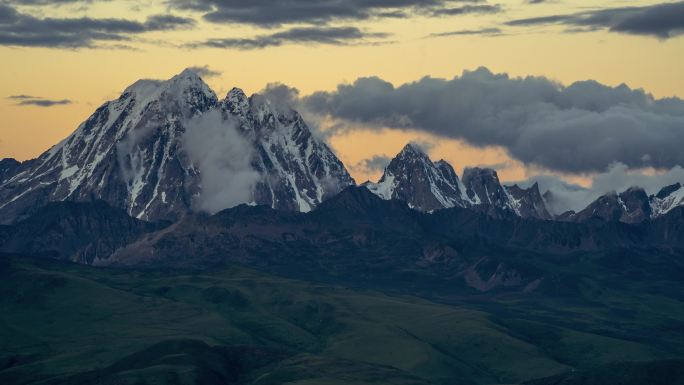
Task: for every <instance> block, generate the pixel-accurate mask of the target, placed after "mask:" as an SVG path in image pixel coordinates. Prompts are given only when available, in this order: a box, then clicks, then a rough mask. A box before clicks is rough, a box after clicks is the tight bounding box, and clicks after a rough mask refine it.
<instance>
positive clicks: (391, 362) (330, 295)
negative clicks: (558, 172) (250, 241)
mask: <svg viewBox="0 0 684 385" xmlns="http://www.w3.org/2000/svg"><path fill="white" fill-rule="evenodd" d="M581 290H583V291H592V290H593V291H595V293H594V294H595V295H594V297H592V298H595V299H594V301H593V302H588V301H578V300H577V299H576V298H575V299H574V300H571V299H563V298H562V297H554V298H547V299H544V298H528V297H525V296H524V295H516V296H511V295H499V296H494V295H491V296H484V295H483V296H464V297H462V298H459V297H453V298H451V299H450V301H449V302H450V303H449V304H440V303H435V302H430V301H427V300H423V299H419V298H415V297H410V296H404V295H402V294H400V293H399V294H394V295H391V296H390V295H386V294H382V293H379V292H374V291H369V290H352V289H348V288H343V287H337V286H333V285H327V284H317V283H308V282H303V281H296V280H291V279H285V278H280V277H277V276H272V275H267V274H265V273H260V272H256V271H253V270H247V269H243V268H238V267H226V268H222V269H220V270H215V271H203V272H200V273H197V272H193V273H183V272H163V271H146V272H136V271H127V270H116V269H98V268H93V267H87V266H80V265H72V264H67V263H61V262H52V261H45V260H43V261H40V262H35V261H34V260H32V259H28V258H12V257H2V258H0V384H93V383H98V384H136V385H140V384H242V383H249V384H284V383H290V384H371V383H373V384H460V383H462V384H493V383H520V382H523V381H532V380H539V381H542V380H541V379H544V380H543V381H547V382H539V383H542V384H547V383H549V384H551V383H556V382H549V381H556V380H558V381H571V380H570V379H572V378H575V377H568V376H570V375H572V373H578V372H581V373H585V372H586V373H589V374H587V375H591V376H594V377H592V378H602V377H600V375H601V374H600V371H601V370H602V369H601V368H605V367H608V368H610V365H623V364H616V363H620V362H632V361H636V362H641V363H645V364H643V365H648V364H649V363H653V362H655V361H659V362H681V361H662V360H672V359H676V358H679V357H684V342H683V340H684V337H683V336H682V330H684V305H683V304H682V303H681V301H679V300H677V299H672V298H669V297H668V296H666V295H656V294H649V295H646V294H643V295H639V294H635V293H637V292H636V291H635V292H612V291H608V290H604V291H601V290H599V289H598V288H592V287H591V285H585V286H583V287H582V288H581ZM606 365H609V366H606ZM596 371H599V374H596V373H595V372H596ZM554 376H555V377H554ZM596 376H599V377H596ZM561 383H566V382H561ZM567 383H568V384H570V383H571V384H580V383H582V382H577V381H575V382H567ZM587 383H595V382H587Z"/></svg>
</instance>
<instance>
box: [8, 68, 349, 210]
mask: <svg viewBox="0 0 684 385" xmlns="http://www.w3.org/2000/svg"><path fill="white" fill-rule="evenodd" d="M253 98H254V97H253ZM254 99H259V100H260V102H259V103H253V102H252V99H250V100H249V101H248V100H247V98H246V97H244V94H243V93H241V91H240V92H238V91H236V90H234V91H231V93H229V95H228V97H227V98H226V99H225V100H223V101H221V103H219V101H218V99H217V97H216V95H215V94H214V92H213V91H212V90H211V89H210V88H209V87H208V86H207V84H206V83H204V81H202V79H201V78H200V77H199V76H198V75H197V74H196V73H194V72H193V71H191V70H185V71H183V72H182V73H180V74H178V75H176V76H174V77H173V78H171V79H169V80H166V81H157V80H139V81H137V82H135V83H134V84H132V85H131V86H129V87H128V88H126V90H125V91H124V92H123V94H122V95H121V97H119V98H118V99H117V100H113V101H110V102H107V103H105V104H103V105H102V106H101V107H100V108H98V109H97V110H96V111H95V113H94V114H93V115H92V116H90V117H89V118H88V119H87V120H86V121H85V122H83V123H82V124H81V125H80V126H79V127H78V128H77V129H76V131H74V132H73V133H72V134H71V135H70V136H69V137H67V138H66V139H64V140H63V141H62V142H60V143H59V144H57V145H55V146H54V147H52V148H51V149H49V150H48V151H46V152H45V153H43V154H42V155H41V156H40V157H38V158H37V159H34V160H31V161H27V162H24V163H22V164H21V165H19V166H16V165H14V164H12V163H10V162H5V164H6V165H7V166H4V167H3V170H4V171H3V174H5V175H11V176H9V177H3V179H4V180H2V181H0V214H2V220H0V222H4V223H9V222H12V221H15V220H16V219H18V218H21V217H22V216H24V215H26V214H27V213H28V212H29V211H30V210H32V208H34V207H39V206H42V205H44V204H46V203H47V202H50V201H62V200H73V201H90V200H94V199H102V200H104V201H107V202H108V203H110V204H111V205H112V206H115V207H119V208H122V209H124V210H126V211H127V212H128V213H129V214H130V215H131V216H134V217H136V218H139V219H144V220H160V219H165V220H175V219H178V218H179V217H180V216H182V215H184V214H185V213H187V212H188V211H190V210H192V206H193V201H195V200H196V199H201V196H202V176H201V173H200V170H199V168H198V167H197V166H196V165H194V164H192V161H191V160H190V159H189V157H188V154H187V153H186V151H185V150H184V148H183V135H184V134H185V132H186V128H187V124H188V122H189V121H190V120H192V119H195V118H197V117H199V116H201V115H203V114H204V113H206V112H207V111H210V110H219V109H220V111H230V112H231V113H235V114H236V115H239V116H240V118H241V119H243V120H244V122H243V123H245V125H244V128H245V129H250V130H251V131H250V132H247V131H248V130H245V133H246V134H247V137H248V138H249V142H250V143H254V144H255V152H254V153H255V154H256V155H255V159H254V160H252V163H253V164H254V167H255V169H256V170H257V171H258V172H259V173H260V176H261V179H260V180H261V182H259V184H258V185H257V186H256V187H255V190H254V197H253V199H251V200H250V202H245V203H264V204H268V205H271V206H273V207H276V208H283V209H292V210H302V211H308V210H310V209H311V208H313V207H315V206H316V205H317V204H318V203H320V202H321V201H322V200H323V199H325V198H327V197H328V196H330V195H331V194H334V193H335V192H337V191H339V190H341V188H343V187H344V186H346V185H349V184H353V183H354V182H353V179H351V177H350V176H349V174H348V173H347V171H346V170H345V169H344V166H343V165H342V164H341V163H340V161H339V160H338V159H337V158H336V157H335V155H334V154H333V153H332V152H331V151H330V150H329V149H328V148H327V146H326V145H325V144H323V143H322V142H319V141H318V140H316V139H315V138H314V137H313V136H312V134H311V132H310V130H309V129H308V127H307V126H306V124H305V123H304V122H303V120H302V119H301V117H300V116H299V114H297V113H296V112H294V111H289V112H288V113H276V112H275V110H274V109H273V108H271V106H270V102H268V101H267V100H265V99H263V98H254ZM226 108H227V109H226ZM10 166H12V167H11V168H10ZM17 169H18V170H19V171H18V172H16V170H17ZM10 172H11V174H10ZM264 186H267V187H264Z"/></svg>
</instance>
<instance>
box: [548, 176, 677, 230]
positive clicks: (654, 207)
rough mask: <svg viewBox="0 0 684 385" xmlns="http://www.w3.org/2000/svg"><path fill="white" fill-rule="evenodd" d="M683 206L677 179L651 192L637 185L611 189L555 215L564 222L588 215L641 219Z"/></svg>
mask: <svg viewBox="0 0 684 385" xmlns="http://www.w3.org/2000/svg"><path fill="white" fill-rule="evenodd" d="M681 206H684V188H683V187H682V185H681V184H680V183H675V184H673V185H670V186H666V187H663V188H662V189H661V190H660V191H659V192H658V193H657V194H653V195H651V196H649V195H647V194H646V191H645V190H644V189H643V188H640V187H630V188H629V189H627V190H625V191H623V192H621V193H617V192H615V191H611V192H609V193H608V194H605V195H602V196H600V197H599V198H597V199H596V200H595V201H593V202H592V203H590V204H589V205H588V206H587V207H586V208H585V209H583V210H582V211H580V212H577V213H575V212H567V213H563V214H562V215H560V216H558V217H557V219H558V220H561V221H568V222H584V221H587V220H590V219H601V220H605V221H618V222H624V223H641V222H643V221H645V220H648V219H656V218H659V217H662V216H663V215H665V214H667V213H669V212H670V211H672V210H673V209H675V208H677V207H681Z"/></svg>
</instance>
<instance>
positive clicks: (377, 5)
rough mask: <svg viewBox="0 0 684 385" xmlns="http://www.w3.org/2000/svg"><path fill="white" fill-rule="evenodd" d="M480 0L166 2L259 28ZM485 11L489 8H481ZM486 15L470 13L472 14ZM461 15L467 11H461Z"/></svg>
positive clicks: (216, 20) (395, 13) (218, 19)
mask: <svg viewBox="0 0 684 385" xmlns="http://www.w3.org/2000/svg"><path fill="white" fill-rule="evenodd" d="M482 2H483V1H481V0H345V1H340V0H316V1H312V0H289V1H282V0H251V1H243V0H168V1H167V4H168V5H169V7H170V8H176V9H183V10H194V11H199V12H204V19H205V20H207V21H210V22H213V23H244V24H253V25H258V26H261V27H277V26H280V25H282V24H297V23H307V24H312V23H318V24H320V23H326V22H329V21H333V20H366V19H369V18H371V17H393V18H397V17H407V16H408V15H409V14H410V13H438V12H440V10H443V14H444V15H446V14H448V13H449V12H450V11H449V10H451V12H456V10H457V8H452V7H451V4H458V3H482ZM484 7H488V6H484ZM478 10H479V11H485V9H484V8H482V9H475V8H474V9H472V11H473V12H476V11H478ZM462 11H467V9H463V10H462Z"/></svg>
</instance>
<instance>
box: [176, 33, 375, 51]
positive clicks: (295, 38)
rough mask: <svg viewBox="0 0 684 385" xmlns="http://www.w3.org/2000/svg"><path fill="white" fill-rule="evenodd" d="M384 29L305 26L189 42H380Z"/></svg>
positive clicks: (246, 45)
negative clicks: (242, 36) (370, 30)
mask: <svg viewBox="0 0 684 385" xmlns="http://www.w3.org/2000/svg"><path fill="white" fill-rule="evenodd" d="M387 36H388V35H387V34H385V33H369V32H364V31H362V30H360V29H359V28H356V27H302V28H291V29H287V30H284V31H281V32H276V33H273V34H268V35H261V36H256V37H251V38H225V39H207V40H204V41H200V42H194V43H190V44H187V45H186V46H187V47H189V48H201V47H209V48H234V49H240V50H251V49H260V48H267V47H278V46H282V45H286V44H304V45H321V44H324V45H350V44H360V43H373V42H377V41H374V40H370V41H369V40H368V39H381V38H385V37H387Z"/></svg>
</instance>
